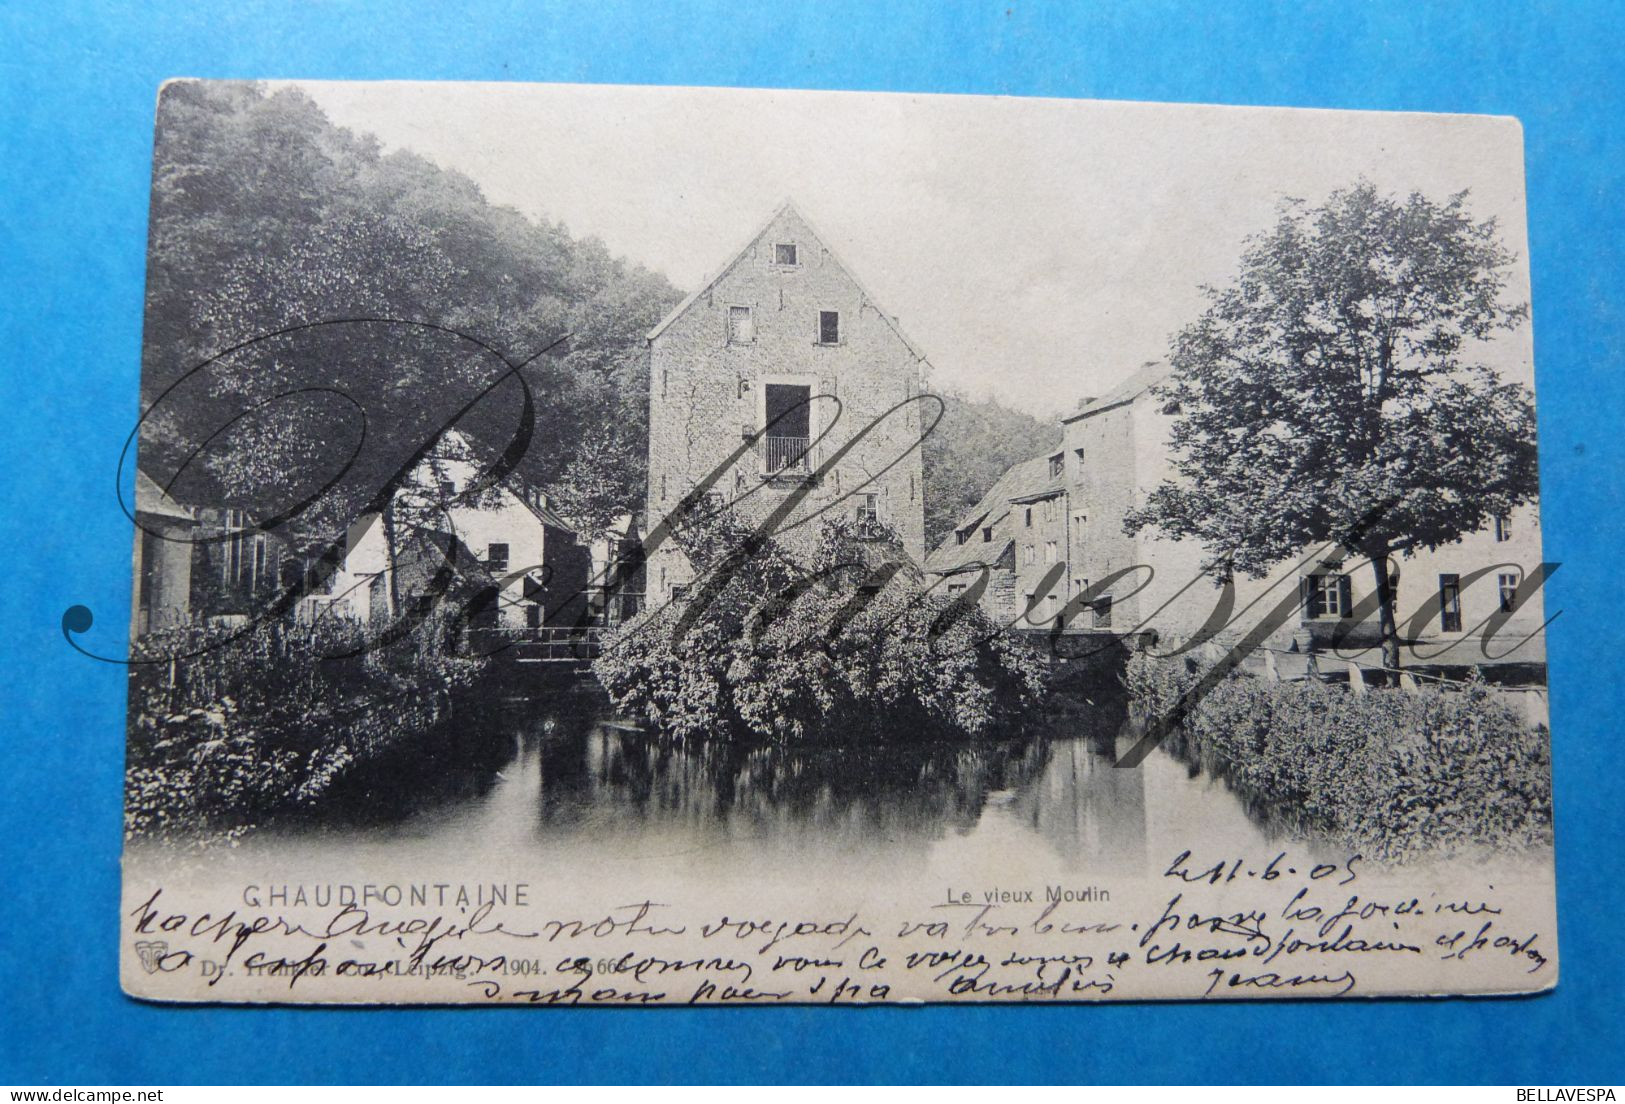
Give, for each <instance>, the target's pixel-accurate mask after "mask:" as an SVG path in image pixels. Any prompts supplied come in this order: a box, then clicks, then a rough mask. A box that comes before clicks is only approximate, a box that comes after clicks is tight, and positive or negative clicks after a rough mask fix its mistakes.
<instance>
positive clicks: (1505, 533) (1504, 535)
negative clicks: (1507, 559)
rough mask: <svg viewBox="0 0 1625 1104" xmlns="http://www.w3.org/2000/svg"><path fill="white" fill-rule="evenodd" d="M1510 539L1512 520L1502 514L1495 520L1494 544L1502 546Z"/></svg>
mask: <svg viewBox="0 0 1625 1104" xmlns="http://www.w3.org/2000/svg"><path fill="white" fill-rule="evenodd" d="M1511 539H1512V519H1511V518H1509V517H1507V516H1506V515H1505V514H1502V515H1501V516H1500V517H1498V518H1496V519H1495V542H1496V543H1497V544H1502V543H1504V542H1506V541H1509V540H1511Z"/></svg>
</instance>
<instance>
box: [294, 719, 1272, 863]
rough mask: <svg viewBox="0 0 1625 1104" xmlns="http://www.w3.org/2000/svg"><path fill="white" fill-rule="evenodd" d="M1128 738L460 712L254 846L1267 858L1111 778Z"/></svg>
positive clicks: (1060, 859)
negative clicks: (1206, 848)
mask: <svg viewBox="0 0 1625 1104" xmlns="http://www.w3.org/2000/svg"><path fill="white" fill-rule="evenodd" d="M1135 738H1136V737H1135V735H1134V734H1133V732H1132V729H1131V726H1129V725H1128V724H1127V721H1126V717H1125V716H1124V714H1123V713H1122V712H1121V711H1120V710H1119V711H1115V712H1114V711H1111V710H1109V709H1100V708H1094V707H1091V708H1090V709H1089V710H1088V711H1086V712H1076V711H1074V712H1068V711H1067V710H1065V709H1064V708H1063V709H1057V710H1055V711H1054V712H1053V713H1052V714H1051V716H1050V717H1049V718H1048V719H1047V722H1046V724H1045V725H1044V726H1042V727H1041V728H1040V729H1039V730H1037V731H1034V732H1031V733H1029V734H1027V735H1025V736H1023V737H1022V738H1020V739H1014V740H1007V741H998V742H984V743H951V744H927V743H895V744H884V745H869V746H863V747H854V748H841V747H828V746H819V747H796V748H786V747H776V746H762V745H758V746H748V747H741V746H737V745H728V744H721V743H705V742H691V743H680V742H674V741H670V740H665V739H662V738H659V737H658V736H655V735H652V734H650V733H647V732H644V731H642V730H640V729H639V728H637V727H635V726H632V725H629V724H626V723H625V722H623V721H620V720H618V719H616V718H615V717H614V716H613V715H612V713H611V711H610V710H609V709H608V707H607V706H606V705H604V704H603V703H602V701H601V700H600V699H595V698H591V697H587V696H585V695H567V696H561V697H560V698H557V699H554V700H553V701H551V702H550V703H549V704H548V706H547V707H546V708H545V709H540V710H539V709H538V708H537V706H536V705H535V704H534V703H527V704H525V705H523V706H519V705H512V706H508V707H506V708H504V709H503V710H501V711H498V712H496V713H494V714H492V713H487V714H485V715H473V714H470V713H468V712H465V713H463V714H462V715H460V716H459V719H458V723H457V725H455V726H453V727H452V728H450V729H449V730H448V731H443V732H440V733H437V734H432V735H431V736H430V737H427V738H425V740H424V741H423V742H422V744H421V746H418V747H414V748H408V749H402V751H401V753H400V754H398V755H397V756H395V757H394V758H393V760H392V761H391V762H388V763H384V764H381V765H380V766H379V767H378V769H376V770H374V771H372V772H370V773H369V775H368V776H367V777H357V778H353V779H351V780H350V782H349V783H348V784H347V785H346V786H345V787H344V789H343V790H335V791H334V792H333V793H332V794H331V795H329V798H330V799H329V800H328V801H327V802H326V803H325V806H324V809H323V812H322V814H321V816H322V824H321V825H315V824H312V823H311V821H310V820H309V819H301V820H300V821H299V822H297V823H287V824H284V825H282V826H280V827H278V828H276V829H274V830H273V831H272V832H271V833H270V834H269V837H268V838H266V839H265V842H266V843H271V842H272V841H273V839H278V838H280V839H283V840H287V839H289V838H290V837H293V838H302V839H306V840H312V841H313V840H314V837H315V836H316V835H320V834H323V833H324V830H325V829H331V830H333V831H332V832H331V834H329V836H328V838H329V839H330V840H331V841H332V842H333V843H334V844H336V845H338V846H339V847H341V848H344V849H352V848H355V847H358V846H365V847H368V848H377V847H384V848H386V849H392V850H393V849H397V846H396V845H399V848H398V849H400V850H403V851H414V850H421V851H423V852H425V853H435V854H442V855H452V856H466V857H468V858H470V859H477V858H480V857H490V856H500V857H505V858H511V857H516V856H523V855H527V854H528V855H538V856H539V855H541V854H542V853H544V852H550V853H553V854H560V853H562V852H566V851H572V850H573V851H574V852H576V853H597V854H605V855H611V856H621V855H629V854H638V855H641V856H642V857H643V858H644V859H645V860H648V861H655V860H656V859H658V858H659V857H660V856H662V855H664V856H667V857H668V858H671V857H676V856H688V858H685V859H684V860H683V861H685V862H692V861H699V860H698V859H695V858H693V856H696V855H700V854H704V855H705V856H707V857H708V860H714V861H716V862H718V863H723V864H731V865H736V866H738V867H739V868H741V869H762V868H763V867H765V866H768V865H771V864H774V863H778V864H781V865H782V864H783V863H785V862H791V863H807V864H812V865H815V866H829V865H830V864H834V866H835V867H836V868H839V869H842V870H846V869H848V868H852V867H856V866H867V867H871V868H873V869H874V870H876V871H884V870H885V869H886V868H887V866H886V864H887V863H893V864H895V863H897V862H905V863H912V862H915V861H922V862H924V861H929V862H931V863H933V864H936V863H940V864H941V866H942V868H943V869H944V870H948V871H952V870H954V869H957V868H959V867H960V866H963V865H970V866H974V867H977V868H986V867H987V865H988V864H989V863H991V864H994V865H995V866H996V865H998V864H1001V863H1003V862H1004V861H1005V859H1006V857H1008V858H1010V859H1019V860H1020V861H1022V862H1025V863H1029V864H1037V865H1039V866H1043V867H1045V868H1055V869H1058V870H1072V871H1120V872H1139V871H1143V870H1144V869H1146V866H1147V863H1148V862H1150V863H1156V862H1157V861H1158V860H1159V859H1160V860H1161V862H1163V863H1166V862H1167V860H1168V858H1169V857H1171V856H1172V855H1173V854H1174V853H1175V852H1174V851H1169V852H1168V854H1167V855H1166V856H1165V855H1163V853H1162V852H1163V851H1164V850H1165V849H1166V848H1167V847H1169V846H1175V847H1176V848H1177V847H1180V846H1189V841H1191V840H1192V839H1197V840H1201V841H1204V842H1207V843H1211V844H1212V845H1214V846H1225V847H1252V846H1254V845H1268V843H1269V840H1268V838H1267V835H1266V833H1264V832H1263V831H1262V830H1261V829H1260V828H1259V827H1258V822H1257V821H1255V820H1253V819H1251V818H1249V817H1248V815H1247V814H1246V813H1245V812H1244V811H1243V809H1242V807H1241V805H1240V803H1239V802H1238V801H1237V800H1236V798H1235V797H1234V796H1233V795H1232V794H1231V793H1230V792H1229V790H1228V789H1227V788H1226V787H1225V786H1224V785H1223V783H1221V782H1218V781H1216V780H1215V779H1213V778H1211V777H1206V776H1201V775H1193V774H1192V773H1191V772H1190V771H1189V770H1187V769H1186V768H1185V767H1184V766H1182V765H1181V764H1179V763H1177V762H1176V761H1175V760H1174V759H1172V758H1171V757H1169V756H1167V755H1164V754H1161V753H1158V754H1156V755H1153V756H1152V757H1150V758H1149V759H1147V761H1146V762H1145V764H1144V765H1143V766H1142V767H1140V768H1136V769H1123V768H1117V767H1114V766H1113V765H1112V764H1113V762H1114V761H1115V759H1116V757H1117V754H1118V753H1120V752H1122V751H1124V750H1126V749H1127V747H1128V746H1129V743H1130V742H1132V740H1134V739H1135Z"/></svg>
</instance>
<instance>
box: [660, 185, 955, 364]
mask: <svg viewBox="0 0 1625 1104" xmlns="http://www.w3.org/2000/svg"><path fill="white" fill-rule="evenodd" d="M786 212H788V213H789V214H791V215H794V216H795V217H796V218H797V219H798V220H800V222H801V224H802V225H803V226H805V227H806V228H807V232H808V233H809V234H811V235H812V236H813V237H814V238H815V239H816V240H817V242H818V244H819V245H821V246H823V247H824V250H825V251H826V252H827V253H828V254H829V257H830V260H832V261H834V262H835V264H836V265H837V266H838V267H839V268H840V270H841V271H842V272H844V273H845V274H846V278H847V279H849V280H851V281H852V282H853V283H854V284H856V285H857V288H858V291H860V292H861V293H862V294H863V300H864V302H866V303H868V304H869V305H870V306H871V307H873V308H874V309H875V312H876V313H877V314H879V315H880V317H881V318H884V319H885V320H886V324H887V325H888V326H890V327H891V329H892V332H893V333H895V334H896V335H897V337H898V338H899V340H901V341H902V342H903V344H904V345H905V346H906V347H907V348H908V351H909V352H911V353H913V354H914V359H916V360H925V359H926V356H925V353H924V352H923V351H922V350H921V349H920V347H919V346H918V345H916V344H914V342H913V341H911V340H909V336H908V335H907V334H906V333H904V332H903V329H902V327H901V326H900V325H898V323H897V319H896V318H895V317H893V316H892V315H891V314H889V313H887V311H886V309H885V308H884V307H882V306H881V305H880V301H879V300H878V299H876V298H875V297H874V296H873V295H872V294H870V292H869V289H868V288H867V287H865V286H864V284H863V281H862V280H860V279H858V276H857V273H855V272H853V271H852V266H851V265H849V264H847V263H846V262H845V261H844V260H842V259H841V257H840V255H839V254H838V253H836V252H835V249H834V247H832V246H831V245H830V244H829V239H828V238H826V237H824V235H823V234H822V233H821V232H820V231H819V229H818V228H817V227H816V226H814V225H813V224H812V220H811V219H809V218H808V217H807V216H806V215H804V214H802V212H801V209H800V208H798V207H797V206H796V204H795V202H794V201H793V200H790V199H786V200H785V201H784V202H783V203H780V204H779V205H778V206H777V207H775V208H774V209H773V213H772V214H771V215H769V216H768V217H767V221H765V222H763V223H762V224H761V225H760V226H759V227H757V228H756V232H755V233H754V234H752V235H751V236H750V237H749V238H747V239H746V240H745V244H743V245H741V246H740V247H739V248H738V249H736V250H734V251H733V252H732V253H731V254H729V255H728V260H727V263H725V264H724V265H723V266H722V267H721V268H718V269H717V270H716V271H714V272H713V273H712V274H711V275H710V276H708V277H707V278H706V280H705V282H704V283H702V284H701V285H700V286H699V287H698V288H696V289H695V290H694V291H693V292H691V293H689V295H688V296H687V297H686V298H684V299H683V301H682V302H681V303H678V304H677V306H675V307H674V308H672V311H671V313H670V314H668V315H666V317H665V318H662V319H661V320H660V322H659V324H658V325H656V326H655V328H654V329H652V330H650V331H649V333H648V334H647V335H646V337H645V340H647V341H653V340H655V339H656V338H657V337H659V336H660V335H661V334H663V333H665V332H666V329H667V328H668V327H669V326H670V325H671V324H672V323H673V322H675V321H677V320H678V319H679V318H681V317H682V316H683V315H685V314H687V313H688V310H689V308H690V307H692V306H693V305H694V304H695V303H696V302H698V301H699V299H700V297H701V296H703V295H705V293H706V292H708V291H710V290H711V289H712V288H713V287H715V286H716V285H717V282H718V281H719V280H721V279H722V278H723V277H724V276H726V275H727V274H728V273H729V272H731V271H733V268H734V266H735V265H737V264H738V263H739V262H740V261H741V260H742V259H743V258H744V256H745V254H747V253H749V252H750V248H751V246H753V245H755V244H756V243H757V242H758V241H760V240H761V239H762V236H763V235H765V234H766V233H767V232H768V231H769V230H770V229H772V228H773V224H774V223H776V222H778V221H779V218H780V217H781V216H783V215H784V214H785V213H786Z"/></svg>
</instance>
